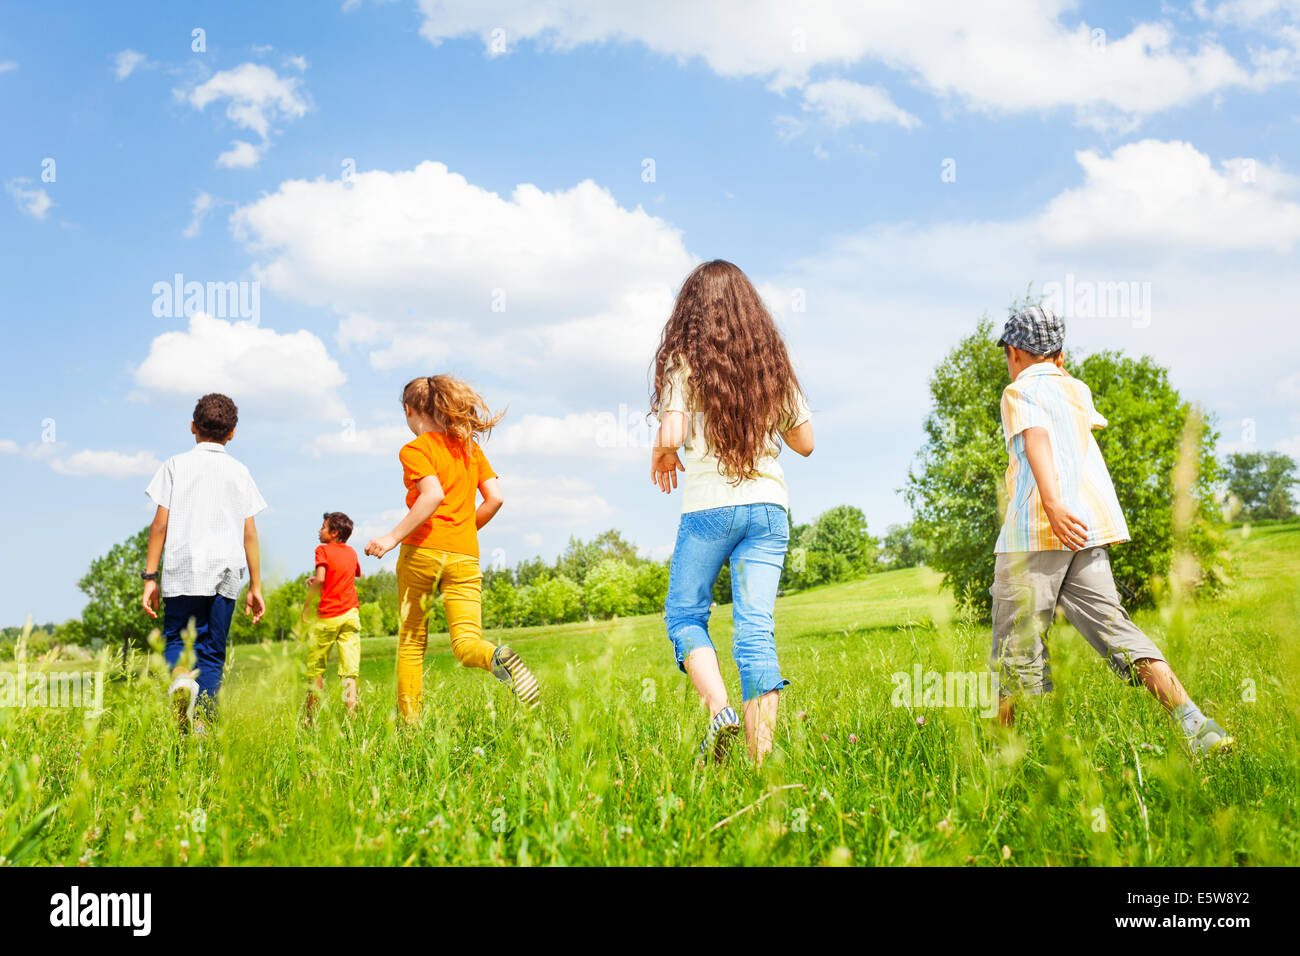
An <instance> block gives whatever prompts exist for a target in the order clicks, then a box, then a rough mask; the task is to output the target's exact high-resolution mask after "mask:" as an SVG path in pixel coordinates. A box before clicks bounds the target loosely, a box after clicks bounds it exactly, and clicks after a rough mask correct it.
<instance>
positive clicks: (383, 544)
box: [366, 534, 397, 558]
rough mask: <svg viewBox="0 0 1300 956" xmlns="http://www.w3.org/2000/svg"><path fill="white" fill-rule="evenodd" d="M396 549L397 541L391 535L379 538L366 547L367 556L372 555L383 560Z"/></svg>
mask: <svg viewBox="0 0 1300 956" xmlns="http://www.w3.org/2000/svg"><path fill="white" fill-rule="evenodd" d="M395 547H397V540H396V539H395V538H394V537H393V536H392V535H391V534H385V535H381V536H380V537H378V538H374V539H373V540H371V542H370V543H369V544H368V545H366V554H368V555H371V556H372V557H376V558H382V557H383V556H384V555H386V554H387V553H388V552H389V551H392V550H393V548H395Z"/></svg>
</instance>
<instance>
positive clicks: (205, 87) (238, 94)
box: [174, 63, 309, 168]
mask: <svg viewBox="0 0 1300 956" xmlns="http://www.w3.org/2000/svg"><path fill="white" fill-rule="evenodd" d="M174 92H175V95H176V97H177V99H179V100H182V101H184V102H187V103H189V104H190V105H191V106H193V107H194V108H195V109H196V110H200V111H202V110H203V109H205V108H206V107H207V106H208V105H209V104H211V103H217V102H222V101H224V102H225V103H226V118H227V119H229V120H230V121H231V122H232V123H234V124H235V125H236V126H239V127H241V128H243V129H247V130H251V131H252V132H254V133H256V134H257V135H258V136H259V137H261V140H262V142H261V144H260V145H259V146H254V145H253V144H252V143H248V142H245V141H244V140H235V141H234V143H233V144H232V145H231V148H230V149H229V150H227V151H226V152H224V153H222V154H221V156H220V157H219V158H218V159H217V163H218V165H221V166H226V167H239V168H245V167H249V166H255V165H257V163H258V161H259V160H260V159H261V156H262V153H264V152H265V150H266V148H267V146H268V145H269V143H270V138H271V133H272V126H273V124H275V123H280V122H284V121H288V120H294V119H298V118H300V117H302V116H304V115H306V113H307V110H308V108H309V106H308V101H307V99H306V94H305V92H304V91H303V89H302V80H301V79H299V78H298V77H296V76H281V75H280V74H278V73H276V71H275V70H273V69H271V68H270V67H269V66H262V65H261V64H257V63H241V64H240V65H239V66H237V67H234V68H233V69H230V70H222V71H221V72H219V73H214V74H213V75H212V76H211V77H209V78H208V79H207V80H205V81H204V82H202V83H200V84H198V85H197V86H195V87H193V88H192V89H190V90H189V91H188V92H187V91H185V90H176V91H174Z"/></svg>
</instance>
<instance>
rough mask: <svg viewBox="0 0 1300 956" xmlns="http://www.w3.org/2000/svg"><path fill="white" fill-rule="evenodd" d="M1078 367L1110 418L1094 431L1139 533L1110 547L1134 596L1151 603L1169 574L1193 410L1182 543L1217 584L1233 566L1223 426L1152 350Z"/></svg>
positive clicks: (1105, 355)
mask: <svg viewBox="0 0 1300 956" xmlns="http://www.w3.org/2000/svg"><path fill="white" fill-rule="evenodd" d="M1075 374H1076V375H1077V376H1078V377H1079V378H1080V379H1082V380H1083V381H1084V382H1086V383H1087V384H1088V386H1089V387H1090V388H1091V389H1092V395H1093V404H1094V405H1095V406H1096V407H1097V411H1099V412H1100V413H1101V414H1102V415H1103V416H1104V417H1105V418H1106V420H1107V427H1105V428H1103V429H1100V430H1099V431H1096V432H1094V433H1093V434H1095V435H1096V437H1097V444H1098V446H1099V447H1100V448H1101V453H1102V457H1103V458H1105V460H1106V467H1107V468H1108V469H1109V470H1110V476H1111V481H1112V482H1113V483H1114V485H1115V495H1116V497H1117V498H1118V499H1119V505H1120V508H1121V509H1122V510H1123V512H1124V518H1125V520H1126V521H1127V523H1128V528H1129V534H1130V536H1131V537H1132V540H1131V541H1130V542H1128V543H1127V544H1123V545H1119V546H1117V547H1115V548H1113V549H1111V567H1112V569H1113V570H1114V573H1115V581H1116V582H1117V583H1118V584H1119V586H1120V589H1121V590H1122V591H1124V592H1126V596H1127V595H1128V594H1131V595H1132V597H1131V598H1129V600H1130V601H1131V602H1132V603H1133V604H1135V605H1138V606H1146V605H1150V604H1152V603H1153V601H1154V599H1155V596H1156V593H1157V591H1158V589H1159V588H1160V587H1161V581H1162V580H1163V579H1164V578H1165V577H1166V576H1167V575H1168V574H1169V567H1170V562H1171V561H1172V559H1173V553H1174V544H1175V535H1176V529H1175V528H1174V526H1173V512H1174V495H1175V488H1174V473H1175V466H1176V465H1177V464H1178V456H1179V453H1180V451H1181V450H1182V442H1183V440H1184V428H1185V426H1187V425H1188V422H1189V416H1191V420H1192V422H1193V423H1194V433H1193V434H1192V435H1191V436H1189V440H1190V442H1191V443H1192V448H1191V449H1189V452H1190V454H1191V455H1192V456H1194V457H1193V460H1194V461H1195V462H1196V463H1197V468H1196V483H1195V485H1194V487H1192V488H1191V489H1189V490H1190V493H1191V495H1192V499H1193V509H1192V515H1191V520H1190V525H1189V527H1187V528H1186V529H1182V532H1181V534H1182V537H1183V540H1182V542H1181V546H1182V547H1185V548H1187V550H1188V551H1190V552H1191V554H1192V555H1193V557H1194V558H1195V559H1196V566H1197V568H1198V569H1199V570H1198V574H1199V579H1198V582H1197V584H1198V587H1199V588H1201V589H1202V590H1210V591H1213V590H1217V589H1218V588H1219V586H1220V585H1221V583H1222V582H1223V580H1224V574H1225V571H1226V569H1225V567H1224V564H1223V560H1224V559H1223V547H1222V541H1221V539H1220V537H1219V534H1218V531H1217V525H1218V523H1219V512H1218V507H1217V505H1216V503H1215V500H1214V493H1215V489H1216V488H1217V487H1218V486H1219V485H1220V484H1221V480H1222V471H1221V469H1220V466H1219V462H1218V459H1216V458H1215V457H1214V446H1215V443H1216V442H1217V441H1218V438H1219V436H1218V433H1217V432H1216V431H1215V430H1214V428H1213V427H1212V425H1211V424H1210V423H1209V422H1207V421H1203V420H1201V419H1200V418H1199V413H1198V412H1197V411H1196V409H1194V408H1193V407H1192V406H1191V405H1190V404H1189V403H1188V402H1186V401H1184V400H1183V398H1182V396H1180V395H1179V394H1178V392H1177V391H1176V390H1175V389H1174V388H1173V386H1171V385H1170V384H1169V372H1168V370H1166V369H1164V368H1161V367H1160V366H1159V365H1157V364H1156V363H1155V362H1153V361H1152V360H1151V359H1150V358H1149V357H1146V356H1143V357H1142V358H1141V359H1132V358H1128V357H1126V356H1123V355H1121V354H1119V353H1117V352H1098V353H1096V354H1094V355H1089V356H1088V357H1087V358H1085V359H1083V361H1081V362H1079V363H1078V365H1077V368H1076V370H1075Z"/></svg>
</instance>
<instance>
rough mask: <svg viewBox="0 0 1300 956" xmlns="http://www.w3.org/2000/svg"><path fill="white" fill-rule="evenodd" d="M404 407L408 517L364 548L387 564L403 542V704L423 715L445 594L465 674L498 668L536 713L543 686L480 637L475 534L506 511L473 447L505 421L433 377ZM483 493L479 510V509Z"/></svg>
mask: <svg viewBox="0 0 1300 956" xmlns="http://www.w3.org/2000/svg"><path fill="white" fill-rule="evenodd" d="M402 410H403V411H404V412H405V413H406V424H407V426H408V427H409V428H410V429H411V433H412V434H413V435H415V439H414V440H413V441H410V442H407V443H406V444H405V445H403V446H402V450H401V451H400V452H399V453H398V458H399V459H400V460H401V463H402V481H403V483H404V484H405V485H406V507H407V512H406V516H405V517H404V518H402V520H401V521H399V522H398V523H397V527H395V528H394V529H393V530H392V531H390V532H389V533H388V534H386V535H382V536H381V537H378V538H375V539H374V540H373V541H371V542H370V543H369V544H367V545H366V554H368V555H372V556H374V557H377V558H382V557H383V556H384V555H385V554H387V553H388V552H389V551H391V550H392V549H393V548H395V547H396V546H397V545H398V543H399V542H400V543H401V546H402V548H401V552H400V553H399V555H398V558H397V595H398V600H399V602H400V615H401V624H400V626H399V628H398V642H397V707H398V710H399V711H400V712H401V715H402V716H403V717H404V718H405V719H406V720H408V721H414V720H416V719H418V718H419V716H420V711H421V705H422V693H423V685H424V649H425V646H426V644H427V643H428V636H429V623H428V616H427V614H428V605H429V602H430V600H431V599H432V598H433V595H434V592H435V590H437V591H439V592H441V594H442V599H443V605H444V607H445V609H446V612H447V629H448V631H449V632H450V636H451V649H452V653H454V654H455V655H456V659H457V660H458V661H460V662H461V663H462V664H464V665H466V666H467V667H479V668H482V669H483V670H486V671H491V672H492V673H493V674H494V675H495V676H496V677H497V679H498V680H500V681H502V682H503V683H505V684H507V685H508V686H509V687H510V688H511V690H513V691H514V692H515V694H516V695H517V696H518V697H519V698H520V699H522V700H523V701H524V702H525V703H527V704H529V705H530V706H535V705H536V704H537V702H538V697H539V693H538V688H537V680H536V679H535V678H534V677H533V675H532V674H531V673H530V672H529V670H528V668H526V667H525V666H524V664H523V661H521V660H520V659H519V655H518V654H516V653H515V652H514V651H512V650H511V649H510V648H509V647H505V646H501V647H498V646H496V645H495V644H493V643H492V642H491V641H486V640H484V639H483V624H482V617H483V614H482V581H483V574H482V572H481V571H480V570H479V564H478V529H479V528H481V527H483V526H484V525H485V524H487V523H488V522H489V521H491V520H492V517H493V515H495V514H496V513H497V511H499V510H500V508H501V503H502V497H501V488H500V485H499V483H498V481H497V474H496V472H495V471H493V470H492V466H491V465H490V464H489V463H488V460H487V457H486V456H485V455H484V454H483V450H482V449H481V448H480V447H479V445H478V442H477V441H476V439H477V437H478V436H479V435H487V434H489V433H490V432H491V431H492V428H493V426H494V425H496V424H497V423H498V422H499V421H501V417H502V415H501V413H498V414H496V415H493V414H492V413H491V412H490V411H489V410H488V408H487V405H486V403H485V402H484V401H483V399H482V398H481V397H480V396H479V394H478V393H477V392H475V391H474V389H472V388H471V387H470V386H469V385H467V384H466V383H465V382H462V381H461V380H460V379H457V378H453V377H452V376H450V375H430V376H427V377H424V378H416V379H412V380H411V381H409V382H407V383H406V387H405V388H404V389H402ZM478 495H482V497H483V502H482V504H477V506H476V503H477V500H478V497H477V496H478Z"/></svg>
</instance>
